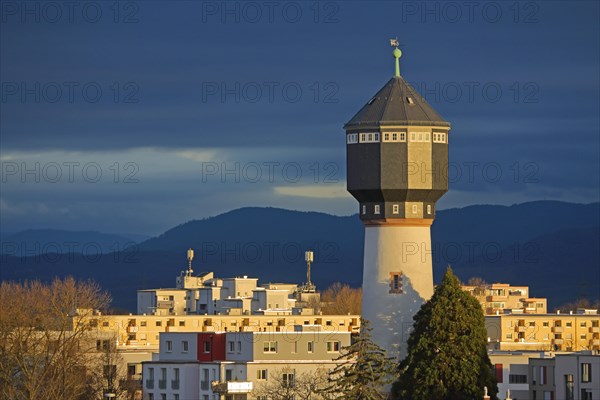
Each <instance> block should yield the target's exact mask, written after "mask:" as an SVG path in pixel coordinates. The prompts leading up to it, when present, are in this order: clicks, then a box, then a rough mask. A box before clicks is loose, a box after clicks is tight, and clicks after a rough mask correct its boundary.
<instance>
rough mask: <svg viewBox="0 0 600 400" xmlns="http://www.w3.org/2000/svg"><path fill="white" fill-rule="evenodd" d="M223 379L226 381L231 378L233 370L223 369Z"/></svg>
mask: <svg viewBox="0 0 600 400" xmlns="http://www.w3.org/2000/svg"><path fill="white" fill-rule="evenodd" d="M225 380H226V381H228V382H229V381H231V380H233V370H232V369H226V370H225Z"/></svg>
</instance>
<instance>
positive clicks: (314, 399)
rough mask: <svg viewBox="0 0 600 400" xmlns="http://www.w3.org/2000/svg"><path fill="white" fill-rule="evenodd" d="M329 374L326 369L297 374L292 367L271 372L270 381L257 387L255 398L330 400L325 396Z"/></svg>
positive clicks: (254, 392) (254, 393)
mask: <svg viewBox="0 0 600 400" xmlns="http://www.w3.org/2000/svg"><path fill="white" fill-rule="evenodd" d="M328 373H329V371H328V370H326V369H324V368H317V369H316V370H314V371H312V372H303V373H300V374H296V372H295V370H294V369H293V368H292V367H290V366H286V367H285V368H282V369H280V370H274V371H269V376H268V379H267V380H266V381H265V382H262V383H260V384H258V385H257V386H256V388H255V389H254V391H253V396H266V397H268V398H269V399H270V400H325V399H328V398H329V397H324V394H323V391H324V389H325V387H326V386H327V383H328V381H327V377H328Z"/></svg>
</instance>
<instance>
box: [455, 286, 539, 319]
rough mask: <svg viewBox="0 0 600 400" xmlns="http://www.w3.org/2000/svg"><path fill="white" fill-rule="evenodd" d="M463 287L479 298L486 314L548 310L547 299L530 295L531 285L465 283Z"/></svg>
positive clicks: (531, 312) (528, 312)
mask: <svg viewBox="0 0 600 400" xmlns="http://www.w3.org/2000/svg"><path fill="white" fill-rule="evenodd" d="M463 289H464V290H465V291H467V292H469V293H471V294H472V295H473V296H475V297H476V298H477V300H479V302H480V303H481V308H482V309H483V312H484V314H485V315H496V314H504V313H512V314H517V313H520V314H546V313H547V312H548V301H547V299H545V298H541V297H530V295H529V286H511V285H510V284H508V283H492V284H486V285H483V286H468V285H463Z"/></svg>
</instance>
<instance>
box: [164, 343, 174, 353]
mask: <svg viewBox="0 0 600 400" xmlns="http://www.w3.org/2000/svg"><path fill="white" fill-rule="evenodd" d="M165 344H166V346H167V353H170V352H172V351H173V342H172V341H170V340H167V341H166V342H165Z"/></svg>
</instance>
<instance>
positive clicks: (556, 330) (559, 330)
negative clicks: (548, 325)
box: [552, 326, 564, 333]
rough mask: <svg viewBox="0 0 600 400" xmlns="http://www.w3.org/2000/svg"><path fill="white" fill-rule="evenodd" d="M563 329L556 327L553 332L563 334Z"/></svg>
mask: <svg viewBox="0 0 600 400" xmlns="http://www.w3.org/2000/svg"><path fill="white" fill-rule="evenodd" d="M563 330H564V329H563V327H562V326H555V327H553V328H552V332H556V333H561V332H563Z"/></svg>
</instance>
